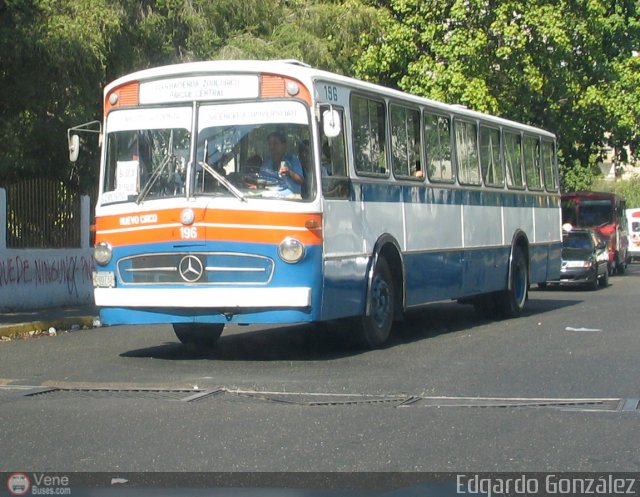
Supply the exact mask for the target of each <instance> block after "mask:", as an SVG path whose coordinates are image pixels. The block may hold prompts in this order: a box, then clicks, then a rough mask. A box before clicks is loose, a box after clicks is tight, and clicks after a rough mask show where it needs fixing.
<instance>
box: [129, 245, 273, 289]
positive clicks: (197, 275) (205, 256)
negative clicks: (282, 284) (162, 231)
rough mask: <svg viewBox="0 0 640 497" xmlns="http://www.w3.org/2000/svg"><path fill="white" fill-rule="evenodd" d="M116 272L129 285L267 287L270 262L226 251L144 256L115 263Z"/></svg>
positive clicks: (271, 265) (271, 270) (261, 258)
mask: <svg viewBox="0 0 640 497" xmlns="http://www.w3.org/2000/svg"><path fill="white" fill-rule="evenodd" d="M118 273H119V276H120V279H121V281H122V282H123V283H125V284H129V285H154V284H157V285H167V284H192V285H229V284H235V285H266V284H268V283H269V281H271V277H272V275H273V260H272V259H270V258H268V257H262V256H256V255H248V254H231V253H225V252H199V253H196V252H185V253H163V254H146V255H136V256H132V257H125V258H123V259H121V260H120V261H118Z"/></svg>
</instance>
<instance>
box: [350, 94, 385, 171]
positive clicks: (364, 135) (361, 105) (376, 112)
mask: <svg viewBox="0 0 640 497" xmlns="http://www.w3.org/2000/svg"><path fill="white" fill-rule="evenodd" d="M351 120H352V125H353V154H354V163H355V167H356V172H358V173H360V174H366V175H387V173H388V168H387V158H386V139H387V138H386V133H385V104H384V102H378V101H375V100H371V99H368V98H364V97H360V96H357V95H354V96H353V97H352V99H351Z"/></svg>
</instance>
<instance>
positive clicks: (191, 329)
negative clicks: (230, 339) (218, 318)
mask: <svg viewBox="0 0 640 497" xmlns="http://www.w3.org/2000/svg"><path fill="white" fill-rule="evenodd" d="M223 329H224V324H215V323H213V324H212V323H175V324H174V325H173V331H174V333H175V334H176V336H177V337H178V340H180V342H182V343H183V344H184V345H185V346H186V347H188V348H193V349H197V348H211V347H213V346H214V345H215V344H216V342H217V341H218V338H220V335H221V334H222V330H223Z"/></svg>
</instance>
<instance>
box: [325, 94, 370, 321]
mask: <svg viewBox="0 0 640 497" xmlns="http://www.w3.org/2000/svg"><path fill="white" fill-rule="evenodd" d="M320 109H321V112H320V114H321V116H320V133H319V142H320V143H319V144H318V148H319V150H318V157H319V158H320V169H321V184H322V213H323V214H322V215H323V225H324V226H323V244H324V246H323V252H324V257H323V263H324V268H323V270H324V280H325V284H324V289H323V306H322V307H323V310H322V318H323V319H337V318H340V317H345V316H350V315H353V314H354V313H355V312H359V309H360V306H361V304H362V302H361V298H362V297H361V296H362V291H363V290H362V284H363V280H364V278H363V274H364V272H365V271H366V262H365V261H364V260H363V259H364V258H363V257H361V255H362V252H363V243H364V242H363V240H364V238H365V237H364V233H362V222H361V221H362V216H363V213H362V203H361V202H358V201H356V199H355V198H354V196H353V189H352V186H351V181H350V179H349V170H348V167H347V147H346V141H345V123H344V111H343V109H341V108H337V107H334V106H322V107H321V108H320Z"/></svg>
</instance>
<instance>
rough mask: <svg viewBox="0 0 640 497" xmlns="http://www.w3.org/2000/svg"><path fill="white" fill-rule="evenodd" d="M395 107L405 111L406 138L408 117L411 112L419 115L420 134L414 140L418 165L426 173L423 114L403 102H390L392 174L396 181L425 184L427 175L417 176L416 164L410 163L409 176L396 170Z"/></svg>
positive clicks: (389, 142)
mask: <svg viewBox="0 0 640 497" xmlns="http://www.w3.org/2000/svg"><path fill="white" fill-rule="evenodd" d="M393 107H397V108H399V109H402V110H404V118H405V119H404V123H405V131H406V132H407V133H406V135H405V136H406V137H408V131H409V130H408V129H407V126H406V125H407V122H408V121H407V116H408V114H409V113H410V112H412V113H415V114H417V118H418V130H417V131H418V133H417V136H415V134H414V136H413V138H417V143H416V144H414V148H415V147H416V146H417V149H418V154H417V159H418V163H419V165H420V170H421V171H423V172H424V169H423V164H424V163H425V162H424V154H423V150H424V144H423V136H422V112H421V110H420V108H419V107H415V106H411V105H407V104H406V103H401V102H396V101H389V103H388V110H387V113H388V115H389V141H388V146H389V154H390V158H391V172H392V174H393V177H394V178H396V179H400V180H409V181H415V182H424V181H425V175H424V174H423V175H422V176H416V175H415V172H417V171H418V168H417V167H416V164H414V165H413V166H412V165H411V164H410V163H409V164H408V165H409V173H408V174H404V172H403V171H398V170H397V169H396V161H395V158H396V157H395V154H394V150H395V149H396V147H395V146H394V143H393V129H394V126H393V124H394V123H393ZM408 152H409V149H408V148H407V160H409V159H410V157H408V155H409V153H408ZM413 169H415V171H414V172H412V170H413Z"/></svg>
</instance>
